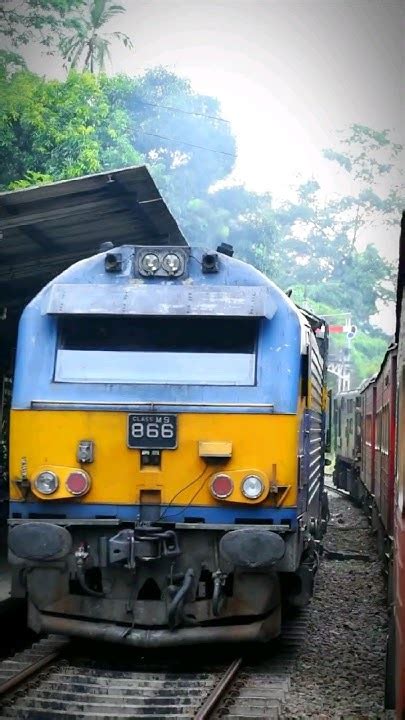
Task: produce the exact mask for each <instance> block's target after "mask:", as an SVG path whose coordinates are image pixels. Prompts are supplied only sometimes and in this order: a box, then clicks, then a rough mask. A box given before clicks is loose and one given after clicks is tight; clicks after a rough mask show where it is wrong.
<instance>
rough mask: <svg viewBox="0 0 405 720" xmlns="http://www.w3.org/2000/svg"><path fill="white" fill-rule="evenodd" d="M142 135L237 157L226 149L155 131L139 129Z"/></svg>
mask: <svg viewBox="0 0 405 720" xmlns="http://www.w3.org/2000/svg"><path fill="white" fill-rule="evenodd" d="M141 134H142V135H149V136H150V137H155V138H158V139H159V140H169V142H175V143H180V144H181V145H188V147H192V148H196V149H197V150H207V151H208V152H212V153H216V154H217V155H227V156H228V157H233V158H237V157H238V156H237V155H235V153H230V152H226V150H214V148H208V147H205V146H204V145H195V144H194V143H189V142H186V140H179V139H178V138H171V137H167V136H166V135H158V134H157V133H149V132H145V131H144V130H141Z"/></svg>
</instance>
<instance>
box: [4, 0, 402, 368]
mask: <svg viewBox="0 0 405 720" xmlns="http://www.w3.org/2000/svg"><path fill="white" fill-rule="evenodd" d="M55 2H56V0H55ZM94 2H95V0H94ZM104 6H105V7H107V6H108V7H109V9H110V10H111V11H113V9H114V8H115V7H119V6H113V5H111V4H110V3H104ZM83 47H84V46H83ZM78 49H79V48H78ZM88 49H89V48H88V47H87V50H88ZM84 52H85V48H84V50H83V54H82V57H83V58H84V59H85V55H84ZM97 62H98V61H97ZM93 69H94V67H93ZM400 151H401V148H400V146H399V145H398V144H395V143H394V142H393V141H392V139H391V137H390V134H389V133H388V131H383V132H381V133H379V132H377V131H374V130H372V129H370V128H365V127H363V126H353V127H352V128H350V129H349V131H348V133H347V134H346V135H345V136H344V138H343V140H342V144H341V146H339V148H338V149H337V150H333V151H332V150H329V151H327V152H326V157H327V158H328V160H329V161H330V162H331V163H333V164H335V163H338V164H339V166H340V167H341V168H342V169H343V171H344V172H346V173H349V174H350V177H351V178H352V180H353V188H354V190H353V193H352V194H350V195H346V196H343V197H342V196H339V197H333V198H326V199H325V197H324V195H323V193H322V188H320V186H319V184H318V183H317V182H316V180H313V179H312V180H308V181H307V182H306V183H302V184H301V185H300V186H299V187H297V189H296V195H295V197H294V198H293V199H289V200H286V201H285V202H283V203H281V204H279V205H278V206H274V203H273V201H272V198H271V196H270V194H268V193H253V192H250V191H248V190H246V188H244V187H241V186H230V187H227V186H226V185H225V186H224V180H225V179H226V178H227V177H228V176H229V174H230V173H231V171H232V169H233V167H234V163H235V155H236V145H235V139H234V137H233V135H232V132H231V128H230V125H229V123H227V122H224V121H223V120H222V119H221V108H220V106H219V103H218V101H217V100H216V99H214V98H211V97H208V96H205V95H201V94H198V93H196V92H194V90H193V88H192V87H191V85H190V83H189V82H188V81H187V80H185V79H183V78H180V77H178V76H177V75H175V74H174V73H171V72H169V71H167V70H165V69H163V68H154V69H153V70H150V71H148V72H146V73H145V74H144V75H142V76H139V77H128V76H125V75H118V76H113V77H108V76H107V75H105V74H100V75H98V74H96V73H91V72H78V71H71V72H69V74H68V75H67V77H66V79H65V80H64V81H56V80H46V79H44V78H40V77H38V76H36V75H34V74H32V73H30V72H29V71H28V70H26V69H24V68H21V67H20V66H18V64H16V65H15V66H14V69H13V71H12V72H11V73H10V72H9V73H6V72H1V65H0V187H2V188H3V189H6V188H10V187H24V186H29V185H32V184H38V183H41V182H50V181H54V180H61V179H66V178H71V177H77V176H80V175H83V174H87V173H92V172H99V171H102V170H108V169H115V168H117V167H124V166H130V165H138V164H141V163H146V164H147V165H148V166H149V167H150V169H151V171H152V173H153V176H154V178H155V180H156V182H157V184H158V186H159V188H160V189H161V191H162V194H163V195H164V197H165V198H166V199H167V201H168V204H169V206H170V208H171V210H172V211H173V213H174V215H175V216H176V218H177V219H178V221H179V224H180V226H181V227H182V229H183V231H184V233H185V235H186V236H187V238H188V239H189V241H190V242H191V243H192V244H197V245H201V246H208V247H210V246H211V247H212V246H216V245H217V244H218V243H219V242H221V241H223V240H225V241H228V242H231V243H232V244H233V245H234V247H235V250H236V254H237V256H238V257H241V258H242V259H245V260H247V261H249V262H251V263H253V264H254V265H256V266H257V267H258V268H259V269H261V270H262V271H263V272H265V273H266V274H267V275H268V276H269V277H271V278H272V279H273V280H274V281H275V282H277V283H278V284H279V285H280V286H281V287H283V288H284V289H287V288H289V287H291V288H292V289H293V299H296V300H297V301H298V302H299V303H300V304H306V305H308V304H309V305H311V306H312V307H313V309H314V310H315V311H317V310H319V311H320V312H321V311H323V312H325V310H323V308H326V309H327V308H329V309H330V310H331V314H333V313H335V312H338V311H340V312H341V311H350V312H351V313H352V321H353V322H355V323H356V324H358V325H360V326H361V332H359V333H358V335H357V336H356V338H355V340H354V341H353V344H352V348H353V358H354V363H355V372H356V378H357V379H359V380H360V379H362V373H365V374H369V372H370V371H374V369H376V363H377V362H378V361H379V359H380V356H381V354H382V352H383V350H384V348H385V347H386V342H387V340H386V338H384V337H381V333H378V332H376V331H375V330H373V329H372V327H371V325H370V317H371V316H372V315H374V314H375V312H376V309H377V303H378V302H387V301H389V300H390V299H392V297H393V292H392V283H391V286H390V280H391V279H392V277H393V275H394V272H393V268H392V267H391V265H390V264H389V263H388V262H387V261H386V260H385V259H384V258H382V256H381V255H380V254H379V252H378V250H377V249H376V248H375V247H374V246H372V245H368V246H367V247H366V248H365V249H364V250H361V249H359V245H358V237H359V235H360V234H361V233H364V232H365V230H366V228H367V227H368V226H369V225H370V224H372V223H375V222H377V220H378V221H379V222H381V223H390V222H393V221H394V219H395V218H396V219H397V218H398V217H399V206H400V203H401V190H400V184H399V183H397V184H395V182H394V179H393V178H394V174H395V171H396V164H397V161H398V157H399V154H400ZM382 178H384V179H385V180H386V181H387V182H386V184H385V185H384V186H382V185H381V180H382ZM218 186H220V187H221V188H222V189H217V188H218ZM333 342H335V340H334V341H333ZM336 342H337V343H338V344H339V342H341V340H336ZM337 346H338V345H337Z"/></svg>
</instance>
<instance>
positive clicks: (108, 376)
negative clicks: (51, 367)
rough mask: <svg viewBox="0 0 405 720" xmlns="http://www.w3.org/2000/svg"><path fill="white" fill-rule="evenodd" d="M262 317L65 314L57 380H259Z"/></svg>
mask: <svg viewBox="0 0 405 720" xmlns="http://www.w3.org/2000/svg"><path fill="white" fill-rule="evenodd" d="M258 323H259V319H258V318H252V317H242V318H236V317H172V316H167V317H162V316H159V317H156V316H154V317H153V316H152V317H120V316H114V317H112V316H108V317H103V316H91V317H90V316H61V317H60V319H59V343H58V351H57V359H56V368H55V381H57V382H85V381H87V382H100V383H103V382H105V383H111V382H125V383H145V384H147V383H152V384H161V383H173V384H178V383H180V384H183V385H184V384H189V385H254V384H255V374H256V372H255V371H256V344H257V336H258Z"/></svg>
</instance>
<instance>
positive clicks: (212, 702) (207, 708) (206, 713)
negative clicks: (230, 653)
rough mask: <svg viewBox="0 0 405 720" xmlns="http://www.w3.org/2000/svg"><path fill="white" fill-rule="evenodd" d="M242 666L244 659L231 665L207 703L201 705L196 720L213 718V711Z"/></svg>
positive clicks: (239, 659) (195, 716)
mask: <svg viewBox="0 0 405 720" xmlns="http://www.w3.org/2000/svg"><path fill="white" fill-rule="evenodd" d="M241 664H242V658H238V659H237V660H234V661H233V662H232V663H231V664H230V666H229V667H228V669H227V670H226V671H225V672H224V674H223V675H222V677H221V679H220V681H219V682H218V683H217V685H215V687H214V689H213V690H212V691H211V693H210V694H209V696H208V697H207V699H206V700H205V702H204V703H203V704H202V705H201V707H200V709H199V710H198V711H197V713H196V715H194V720H208V718H209V717H210V716H211V713H212V711H213V710H214V709H215V707H216V706H217V705H218V703H219V701H220V700H221V699H222V697H223V695H224V693H225V691H226V690H227V688H228V686H229V685H230V683H231V682H232V680H233V679H234V677H235V675H236V674H237V672H238V670H239V668H240V666H241Z"/></svg>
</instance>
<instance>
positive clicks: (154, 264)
mask: <svg viewBox="0 0 405 720" xmlns="http://www.w3.org/2000/svg"><path fill="white" fill-rule="evenodd" d="M136 264H137V269H138V272H139V274H140V275H143V276H144V277H145V276H146V277H151V276H154V277H168V276H169V277H180V276H181V275H184V273H185V270H186V265H187V255H186V252H185V251H184V250H183V249H180V248H178V249H177V248H176V250H175V251H174V250H172V249H170V250H169V249H168V248H167V247H166V248H153V250H148V249H142V250H141V251H139V252H138V254H137V263H136Z"/></svg>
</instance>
